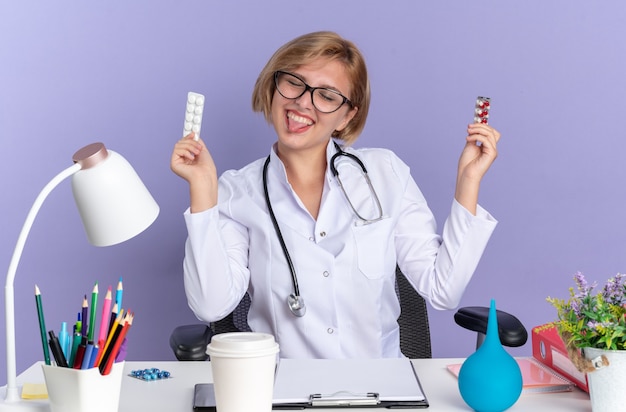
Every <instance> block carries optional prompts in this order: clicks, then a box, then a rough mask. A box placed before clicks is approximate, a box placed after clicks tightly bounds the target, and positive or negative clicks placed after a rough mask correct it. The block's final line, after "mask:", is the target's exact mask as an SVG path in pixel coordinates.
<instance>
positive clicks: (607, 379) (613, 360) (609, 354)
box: [583, 348, 626, 412]
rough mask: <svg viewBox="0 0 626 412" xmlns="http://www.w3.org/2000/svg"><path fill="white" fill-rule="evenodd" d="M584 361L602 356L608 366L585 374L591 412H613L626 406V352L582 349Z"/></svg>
mask: <svg viewBox="0 0 626 412" xmlns="http://www.w3.org/2000/svg"><path fill="white" fill-rule="evenodd" d="M583 354H584V356H585V358H586V359H589V360H592V362H593V360H594V359H596V358H598V357H600V356H602V355H604V356H606V358H607V359H608V361H609V365H608V366H605V367H602V368H599V369H597V370H595V371H593V372H590V373H588V374H587V380H588V382H589V396H590V397H591V410H593V412H605V411H606V412H609V411H610V412H615V411H619V410H623V408H624V405H626V390H624V388H626V350H605V349H596V348H584V349H583Z"/></svg>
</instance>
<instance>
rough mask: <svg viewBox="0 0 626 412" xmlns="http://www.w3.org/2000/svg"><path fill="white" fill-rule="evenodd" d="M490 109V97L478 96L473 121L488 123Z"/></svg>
mask: <svg viewBox="0 0 626 412" xmlns="http://www.w3.org/2000/svg"><path fill="white" fill-rule="evenodd" d="M490 109H491V98H489V97H482V96H478V97H477V98H476V107H475V108H474V123H483V124H487V123H489V110H490Z"/></svg>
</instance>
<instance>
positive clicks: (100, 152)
mask: <svg viewBox="0 0 626 412" xmlns="http://www.w3.org/2000/svg"><path fill="white" fill-rule="evenodd" d="M73 161H74V164H73V165H72V166H71V167H68V168H67V169H65V170H63V171H62V172H61V173H59V174H58V175H56V176H55V177H54V178H53V179H52V180H51V181H50V182H49V183H48V184H47V185H46V186H45V187H44V188H43V190H42V191H41V192H40V193H39V196H37V198H36V199H35V203H34V204H33V206H32V207H31V209H30V212H29V213H28V216H27V217H26V221H25V222H24V226H23V227H22V231H21V232H20V235H19V237H18V240H17V244H16V246H15V250H14V252H13V256H12V258H11V263H10V264H9V270H8V272H7V277H6V286H5V308H6V309H5V312H6V313H5V316H6V355H7V363H6V368H7V386H6V396H5V399H4V402H3V403H2V402H1V401H0V410H4V409H5V407H10V408H11V410H13V409H22V408H24V407H26V405H25V404H27V402H20V396H19V392H18V387H17V382H16V381H17V374H16V354H15V308H14V290H13V283H14V280H15V273H16V271H17V266H18V263H19V261H20V257H21V256H22V251H23V249H24V244H25V243H26V238H27V237H28V233H29V232H30V229H31V227H32V224H33V221H34V220H35V217H36V216H37V213H38V212H39V209H40V208H41V205H42V204H43V202H44V200H45V199H46V198H47V197H48V195H49V194H50V192H52V190H53V189H54V188H55V187H56V186H58V185H59V183H61V182H62V181H63V180H65V179H67V178H68V177H70V176H72V192H73V194H74V200H75V201H76V206H77V207H78V211H79V213H80V216H81V220H82V222H83V226H84V227H85V231H86V233H87V239H88V240H89V242H90V243H91V244H93V245H94V246H111V245H115V244H117V243H121V242H124V241H126V240H128V239H130V238H132V237H134V236H136V235H138V234H139V233H141V232H143V231H144V230H145V229H146V228H148V226H150V225H151V224H152V222H154V220H155V219H156V218H157V216H158V214H159V206H158V205H157V203H156V202H155V201H154V199H153V198H152V196H151V195H150V192H148V190H147V189H146V187H145V186H144V185H143V183H142V181H141V179H140V178H139V176H137V173H136V172H135V170H134V169H133V167H132V166H131V165H130V164H129V163H128V162H127V161H126V159H124V158H123V157H122V156H121V155H119V154H117V153H115V152H113V151H111V150H107V149H106V148H105V147H104V144H102V143H93V144H90V145H88V146H85V147H83V148H82V149H80V150H78V151H77V152H76V153H74V156H73ZM34 406H35V405H33V407H34Z"/></svg>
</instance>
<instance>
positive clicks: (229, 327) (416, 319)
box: [211, 267, 432, 359]
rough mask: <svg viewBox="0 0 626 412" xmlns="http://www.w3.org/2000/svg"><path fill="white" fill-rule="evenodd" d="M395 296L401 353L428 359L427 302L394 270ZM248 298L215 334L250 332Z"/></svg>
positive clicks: (215, 324) (213, 326)
mask: <svg viewBox="0 0 626 412" xmlns="http://www.w3.org/2000/svg"><path fill="white" fill-rule="evenodd" d="M396 293H397V294H398V299H399V300H400V317H399V318H398V324H399V325H400V350H401V351H402V353H403V354H404V356H406V357H407V358H409V359H418V358H430V357H431V356H432V352H431V346H430V327H429V324H428V310H427V307H426V301H425V300H424V298H422V296H421V295H420V294H419V293H417V292H416V291H415V289H413V286H411V284H410V283H409V281H408V280H407V279H406V277H405V276H404V274H403V273H402V272H401V271H400V268H398V267H396ZM249 309H250V296H248V294H247V293H246V295H245V296H244V298H243V299H242V300H241V302H240V303H239V306H237V308H236V309H235V310H234V311H233V312H232V313H231V314H230V315H228V316H227V317H225V318H224V319H222V320H219V321H217V322H212V323H211V329H212V330H213V332H214V333H225V332H237V331H239V332H249V331H250V326H248V310H249Z"/></svg>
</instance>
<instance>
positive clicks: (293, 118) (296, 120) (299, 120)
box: [287, 113, 313, 133]
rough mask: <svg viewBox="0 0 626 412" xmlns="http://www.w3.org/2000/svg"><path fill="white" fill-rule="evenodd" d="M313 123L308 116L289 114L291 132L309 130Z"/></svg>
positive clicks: (288, 127)
mask: <svg viewBox="0 0 626 412" xmlns="http://www.w3.org/2000/svg"><path fill="white" fill-rule="evenodd" d="M312 125H313V122H312V121H311V120H310V119H308V118H306V117H301V116H297V115H295V114H293V113H289V114H288V115H287V129H288V130H289V131H290V132H291V133H302V132H304V131H306V130H308V129H309V128H310V127H311V126H312Z"/></svg>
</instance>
